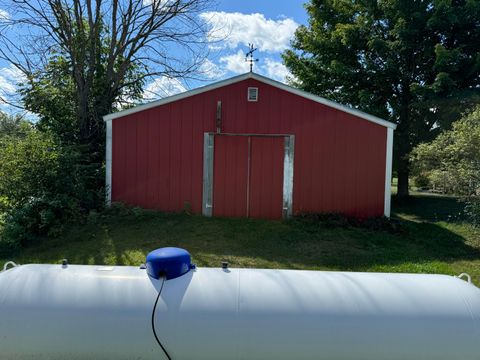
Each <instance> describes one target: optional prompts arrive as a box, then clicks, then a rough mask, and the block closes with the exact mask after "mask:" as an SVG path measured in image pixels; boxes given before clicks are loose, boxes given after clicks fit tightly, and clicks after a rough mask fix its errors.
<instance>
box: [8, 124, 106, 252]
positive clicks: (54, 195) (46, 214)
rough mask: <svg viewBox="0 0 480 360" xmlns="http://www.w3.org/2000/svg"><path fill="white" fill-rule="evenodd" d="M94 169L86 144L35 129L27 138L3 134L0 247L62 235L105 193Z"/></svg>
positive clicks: (98, 204) (101, 201) (97, 206)
mask: <svg viewBox="0 0 480 360" xmlns="http://www.w3.org/2000/svg"><path fill="white" fill-rule="evenodd" d="M95 168H96V167H95V166H92V164H91V162H90V161H89V159H88V154H85V153H84V152H83V151H82V148H80V147H77V146H65V145H61V144H59V143H58V141H57V140H55V138H54V137H53V136H51V135H50V134H48V133H43V132H40V131H37V130H35V129H32V131H30V132H29V133H28V134H27V135H26V136H25V137H3V138H2V139H0V194H1V195H2V206H3V212H4V221H3V222H4V225H3V230H2V233H1V234H0V248H3V249H4V250H5V249H7V250H9V249H10V250H11V249H15V248H18V247H20V246H23V245H25V244H26V243H28V242H31V241H33V240H34V239H37V238H39V237H42V236H57V235H58V234H60V233H61V230H62V228H63V225H64V224H65V223H67V222H69V221H72V220H74V219H79V218H80V217H83V216H86V215H87V214H88V212H89V210H91V209H93V208H100V207H101V204H103V192H102V189H98V185H97V183H96V182H97V179H98V177H100V175H99V174H97V173H95ZM97 168H98V167H97ZM92 189H93V190H92Z"/></svg>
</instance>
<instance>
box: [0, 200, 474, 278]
mask: <svg viewBox="0 0 480 360" xmlns="http://www.w3.org/2000/svg"><path fill="white" fill-rule="evenodd" d="M462 207H463V204H462V203H460V202H458V201H457V200H456V199H455V198H452V197H446V196H440V195H427V194H421V193H414V196H413V197H412V199H411V200H410V201H408V202H407V203H404V204H398V203H396V202H395V201H394V202H393V217H394V219H398V220H399V222H400V227H401V232H400V233H397V234H392V233H388V232H384V231H372V230H367V229H364V228H357V227H351V226H342V225H341V224H339V223H338V222H335V221H326V222H318V221H313V220H303V219H293V220H289V221H265V220H253V219H222V218H204V217H201V216H189V215H184V214H165V213H158V212H154V211H140V210H139V211H135V210H133V211H129V212H127V211H123V213H120V214H118V213H117V214H110V215H99V216H97V217H95V218H93V219H90V221H89V222H88V223H87V224H83V225H78V226H71V227H69V228H68V229H67V231H66V232H65V233H64V235H63V236H61V237H59V238H51V239H44V240H43V241H40V242H39V243H37V244H32V245H30V246H29V247H27V248H26V249H24V250H23V251H22V252H21V253H19V254H17V255H16V256H12V259H11V260H14V261H17V262H19V263H58V262H60V261H61V259H63V258H67V259H68V260H69V262H70V263H76V264H112V265H113V264H119V265H138V264H140V263H142V262H144V260H145V255H146V254H147V253H148V252H149V251H151V250H153V249H156V248H159V247H162V246H179V247H183V248H185V249H188V250H189V251H190V253H191V254H192V256H193V260H194V262H195V263H196V264H197V265H198V266H213V267H215V266H220V264H221V261H223V260H227V261H229V262H230V264H231V266H234V267H260V268H289V269H317V270H352V271H388V272H390V271H392V272H424V273H446V274H459V273H461V272H468V273H470V274H471V275H472V277H473V280H474V281H475V282H476V283H477V284H480V232H479V231H478V230H476V229H474V228H473V227H472V226H470V225H468V224H467V223H466V222H465V221H464V219H463V218H462ZM7 260H9V259H0V265H2V266H3V263H4V262H5V261H7Z"/></svg>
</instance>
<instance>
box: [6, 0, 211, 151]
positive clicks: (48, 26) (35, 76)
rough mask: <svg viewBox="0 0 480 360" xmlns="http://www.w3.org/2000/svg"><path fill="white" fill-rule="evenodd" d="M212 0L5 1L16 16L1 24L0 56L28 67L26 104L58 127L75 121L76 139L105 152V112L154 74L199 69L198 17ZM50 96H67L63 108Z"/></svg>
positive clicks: (200, 25) (201, 35)
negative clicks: (56, 106)
mask: <svg viewBox="0 0 480 360" xmlns="http://www.w3.org/2000/svg"><path fill="white" fill-rule="evenodd" d="M208 3H209V2H208V0H150V1H148V0H95V1H92V0H36V1H31V0H0V5H1V6H0V7H2V8H4V9H5V10H7V12H9V13H10V14H11V15H10V17H6V18H4V19H2V21H1V22H0V58H2V59H4V60H7V61H8V62H10V63H11V64H13V65H14V66H15V67H17V68H18V69H20V70H21V71H22V72H23V73H24V75H25V79H26V80H25V81H24V84H23V87H24V92H23V93H24V95H25V96H26V101H25V103H26V105H27V107H31V109H32V110H33V111H38V112H40V115H41V116H42V115H44V117H45V123H46V124H48V123H50V124H51V125H55V126H53V127H54V128H55V127H60V128H61V127H62V126H63V125H65V126H64V129H63V130H62V131H69V127H70V126H74V127H75V128H76V129H77V130H78V139H77V140H78V143H80V144H88V145H90V146H92V147H93V149H92V151H94V152H98V153H99V154H102V155H101V156H103V151H102V150H103V143H104V124H103V121H102V116H103V115H105V114H107V113H110V112H112V111H114V110H115V108H116V106H118V105H119V104H120V103H121V102H122V101H127V100H132V98H133V100H134V99H135V96H136V95H138V93H139V92H140V91H141V87H142V85H143V83H144V81H145V79H147V78H149V77H152V76H168V77H184V76H188V75H189V74H192V73H194V72H195V71H196V70H197V69H198V68H199V66H200V65H201V63H202V60H203V57H204V55H205V54H206V53H205V51H206V47H205V41H204V39H205V33H206V29H204V24H203V22H201V20H200V19H199V18H198V16H196V15H197V13H198V12H200V11H202V10H203V9H204V8H205V7H206V6H207V5H208ZM64 90H65V92H63V91H64ZM58 91H62V93H58ZM55 92H57V93H56V94H55ZM32 93H33V94H32ZM52 94H54V95H57V98H59V99H62V100H65V102H63V101H60V102H55V103H56V104H57V105H59V107H60V109H61V110H62V111H60V110H59V109H55V106H52V101H53V100H54V99H55V97H53V98H50V97H49V96H50V95H52ZM49 103H50V104H49ZM71 105H73V106H71ZM70 112H71V114H70ZM52 121H56V122H57V124H52ZM62 121H64V122H66V124H63V125H62V124H60V125H59V124H58V123H59V122H62Z"/></svg>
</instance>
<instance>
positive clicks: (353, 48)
mask: <svg viewBox="0 0 480 360" xmlns="http://www.w3.org/2000/svg"><path fill="white" fill-rule="evenodd" d="M306 9H307V12H308V15H309V17H310V19H309V23H308V25H307V26H301V27H299V28H298V30H297V31H296V34H295V39H294V40H293V42H292V47H293V48H292V49H290V50H287V51H286V52H285V53H284V54H283V59H284V62H285V64H286V66H287V67H288V69H289V70H290V71H291V73H292V75H293V77H292V82H293V83H294V84H295V85H296V86H299V87H300V88H303V89H304V90H306V91H310V92H313V93H316V94H319V95H322V96H325V97H327V98H329V99H332V100H334V101H338V102H342V103H345V104H349V105H352V106H354V107H358V108H360V109H361V110H364V111H366V112H369V113H372V114H374V115H377V116H380V117H382V118H385V119H388V120H390V121H393V122H395V123H397V124H398V127H397V130H396V132H395V149H394V166H395V169H396V171H397V173H398V194H399V196H407V195H408V178H409V173H410V162H409V153H410V151H411V150H412V148H413V147H414V146H415V145H417V144H419V143H420V142H422V141H426V140H430V139H432V138H434V137H435V136H436V135H437V134H438V133H439V132H440V131H441V130H442V129H448V128H449V127H450V125H451V123H452V121H453V120H455V119H456V118H458V116H459V114H460V113H461V112H463V111H464V110H465V108H467V107H470V106H472V105H473V104H474V103H475V102H478V101H479V87H480V48H479V46H478V44H480V1H478V0H424V1H419V0H357V1H352V0H311V1H310V2H309V3H308V4H307V5H306Z"/></svg>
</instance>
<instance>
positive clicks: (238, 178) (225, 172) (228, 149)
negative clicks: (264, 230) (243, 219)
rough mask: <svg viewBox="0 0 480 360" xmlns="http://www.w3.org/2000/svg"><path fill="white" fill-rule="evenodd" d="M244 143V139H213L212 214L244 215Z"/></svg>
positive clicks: (245, 209) (245, 198)
mask: <svg viewBox="0 0 480 360" xmlns="http://www.w3.org/2000/svg"><path fill="white" fill-rule="evenodd" d="M248 141H249V138H248V137H246V136H216V137H215V147H214V148H215V154H216V156H215V157H214V163H213V171H214V175H213V184H214V185H213V214H214V215H216V216H247V215H248V210H247V207H248V203H247V197H248V195H247V191H248V186H247V183H248V174H249V171H248V168H249V164H248Z"/></svg>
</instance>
